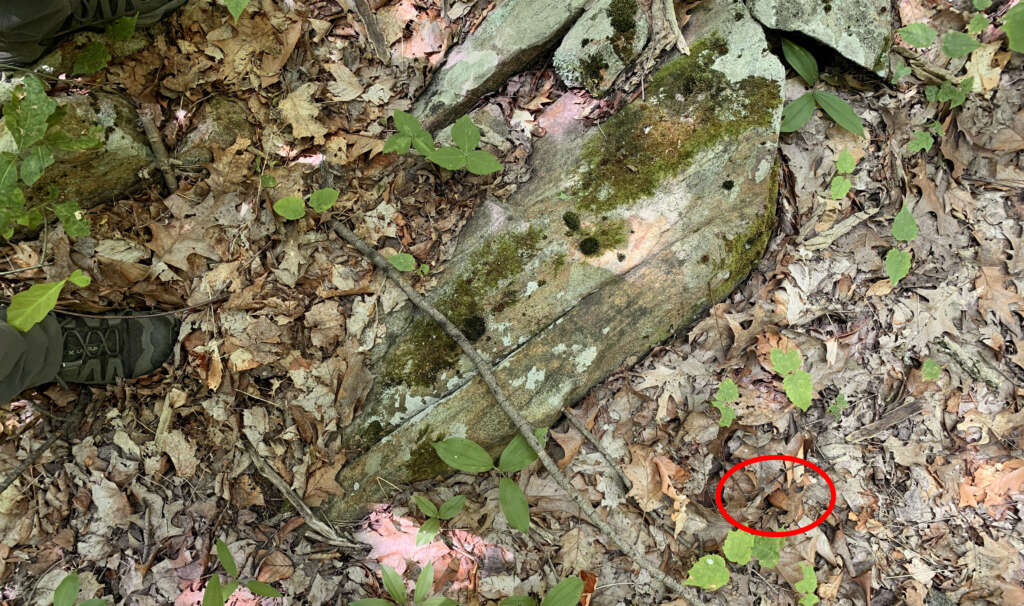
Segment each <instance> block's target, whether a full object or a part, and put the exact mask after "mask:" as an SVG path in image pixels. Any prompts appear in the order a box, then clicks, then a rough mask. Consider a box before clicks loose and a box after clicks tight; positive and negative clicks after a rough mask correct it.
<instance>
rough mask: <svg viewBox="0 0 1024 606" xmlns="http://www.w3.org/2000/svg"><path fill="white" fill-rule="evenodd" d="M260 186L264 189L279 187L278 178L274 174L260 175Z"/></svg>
mask: <svg viewBox="0 0 1024 606" xmlns="http://www.w3.org/2000/svg"><path fill="white" fill-rule="evenodd" d="M260 186H261V187H263V188H264V189H272V188H275V187H277V179H275V178H274V175H260Z"/></svg>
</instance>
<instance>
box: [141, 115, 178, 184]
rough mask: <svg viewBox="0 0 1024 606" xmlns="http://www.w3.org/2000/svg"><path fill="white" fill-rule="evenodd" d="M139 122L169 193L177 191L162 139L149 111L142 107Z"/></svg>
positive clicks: (176, 180) (175, 179)
mask: <svg viewBox="0 0 1024 606" xmlns="http://www.w3.org/2000/svg"><path fill="white" fill-rule="evenodd" d="M139 122H140V123H142V130H143V132H145V133H146V139H147V140H148V141H149V146H150V147H151V148H152V149H153V157H155V158H156V165H157V167H159V168H160V172H161V173H162V174H163V176H164V183H165V184H166V185H167V188H168V189H169V190H171V192H176V191H178V179H177V178H175V176H174V170H173V169H172V168H171V163H170V162H169V161H168V159H167V158H168V156H167V148H166V147H164V140H163V137H161V136H160V131H159V130H157V128H156V124H154V123H153V115H152V113H151V112H150V110H149V109H148V108H147V107H145V106H143V107H141V108H139Z"/></svg>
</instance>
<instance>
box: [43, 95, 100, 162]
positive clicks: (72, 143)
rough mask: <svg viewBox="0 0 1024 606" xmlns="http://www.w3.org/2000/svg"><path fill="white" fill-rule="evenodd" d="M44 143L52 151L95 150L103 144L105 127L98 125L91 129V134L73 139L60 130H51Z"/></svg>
mask: <svg viewBox="0 0 1024 606" xmlns="http://www.w3.org/2000/svg"><path fill="white" fill-rule="evenodd" d="M62 108H63V106H62ZM54 115H56V114H54ZM43 142H44V143H46V144H47V145H49V146H50V148H51V149H59V150H63V151H72V152H74V151H83V150H87V149H94V148H97V147H99V146H100V145H102V144H103V127H102V126H100V125H98V124H97V125H95V126H93V127H92V128H90V129H89V132H88V133H87V134H86V135H85V136H82V137H72V136H71V135H69V134H68V133H66V132H64V131H62V130H60V129H51V130H50V131H49V132H48V133H46V136H45V137H44V138H43Z"/></svg>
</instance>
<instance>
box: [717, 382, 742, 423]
mask: <svg viewBox="0 0 1024 606" xmlns="http://www.w3.org/2000/svg"><path fill="white" fill-rule="evenodd" d="M739 399H740V390H739V388H738V387H737V386H736V383H735V382H734V381H733V380H732V379H725V380H724V381H722V382H721V383H719V384H718V391H716V392H715V399H713V400H711V405H712V406H714V407H715V408H717V409H718V412H720V413H722V418H720V419H719V420H718V425H719V427H728V426H730V425H732V422H733V421H734V420H736V409H735V408H733V407H732V406H729V403H730V402H735V401H736V400H739Z"/></svg>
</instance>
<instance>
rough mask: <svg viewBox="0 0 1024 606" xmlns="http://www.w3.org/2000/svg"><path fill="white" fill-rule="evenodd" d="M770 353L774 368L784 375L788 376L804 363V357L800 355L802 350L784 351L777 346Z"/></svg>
mask: <svg viewBox="0 0 1024 606" xmlns="http://www.w3.org/2000/svg"><path fill="white" fill-rule="evenodd" d="M768 355H769V357H770V358H771V361H772V370H774V371H775V372H777V373H779V374H780V375H782V376H786V375H788V374H790V373H793V372H796V371H798V370H800V367H801V366H803V363H804V362H803V358H802V357H801V356H800V351H799V350H797V349H790V350H789V351H782V350H781V349H779V348H778V347H776V348H773V349H772V350H771V352H770V353H769V354H768Z"/></svg>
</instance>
